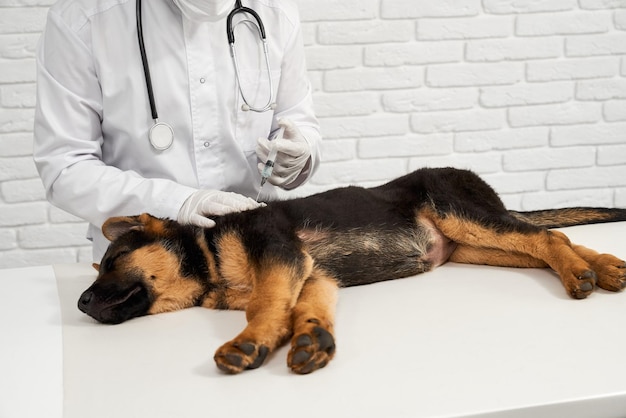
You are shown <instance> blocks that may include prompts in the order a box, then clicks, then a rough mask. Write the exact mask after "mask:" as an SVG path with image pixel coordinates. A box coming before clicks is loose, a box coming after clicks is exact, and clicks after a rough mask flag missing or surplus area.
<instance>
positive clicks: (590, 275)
mask: <svg viewBox="0 0 626 418" xmlns="http://www.w3.org/2000/svg"><path fill="white" fill-rule="evenodd" d="M597 280H598V276H597V275H596V273H595V272H594V271H593V270H585V271H583V272H582V273H580V274H578V275H577V276H573V277H572V278H571V279H570V280H569V281H564V282H563V284H564V285H565V289H566V290H567V293H568V294H569V295H570V296H571V297H572V298H574V299H585V298H586V297H587V296H589V295H590V294H591V293H592V292H593V290H594V289H595V287H596V282H597Z"/></svg>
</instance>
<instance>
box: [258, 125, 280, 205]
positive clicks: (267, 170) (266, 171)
mask: <svg viewBox="0 0 626 418" xmlns="http://www.w3.org/2000/svg"><path fill="white" fill-rule="evenodd" d="M284 133H285V128H282V127H281V128H280V129H279V130H278V133H276V135H275V136H274V138H272V139H271V140H270V152H269V154H268V156H267V161H266V162H265V166H264V167H263V170H261V187H259V194H258V195H257V197H256V201H257V202H258V201H259V198H260V197H261V191H262V190H263V186H264V185H265V182H266V181H267V179H268V178H269V177H270V176H271V175H272V171H273V170H274V161H275V160H276V154H278V150H277V149H276V141H277V140H279V139H282V137H283V134H284Z"/></svg>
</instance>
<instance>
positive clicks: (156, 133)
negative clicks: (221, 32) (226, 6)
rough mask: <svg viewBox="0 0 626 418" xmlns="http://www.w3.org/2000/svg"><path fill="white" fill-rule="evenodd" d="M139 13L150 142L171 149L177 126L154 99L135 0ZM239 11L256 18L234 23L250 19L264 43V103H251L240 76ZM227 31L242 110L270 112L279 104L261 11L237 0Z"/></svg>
mask: <svg viewBox="0 0 626 418" xmlns="http://www.w3.org/2000/svg"><path fill="white" fill-rule="evenodd" d="M136 13H137V40H138V41H139V52H140V54H141V62H142V64H143V73H144V77H145V79H146V88H147V90H148V100H149V102H150V112H151V113H152V119H153V120H154V125H152V127H151V128H150V132H149V133H148V139H149V140H150V144H151V145H152V146H153V147H154V149H156V150H159V151H163V150H166V149H168V148H169V147H171V146H172V144H173V143H174V130H173V129H172V127H171V126H170V125H169V124H167V123H165V122H159V115H158V113H157V108H156V102H155V100H154V91H153V89H152V77H150V68H149V66H148V57H147V55H146V48H145V45H144V41H143V27H142V17H141V0H136ZM237 13H245V14H248V15H250V16H252V17H253V18H254V21H252V20H250V19H242V20H240V21H239V22H237V23H236V24H235V27H236V26H237V25H239V24H241V23H249V24H252V26H254V28H256V30H257V32H258V34H259V38H260V40H261V42H262V43H263V54H264V55H265V66H266V68H267V79H268V80H269V81H268V82H269V88H270V93H269V99H268V100H267V103H266V104H265V105H263V106H261V107H257V106H254V105H252V104H251V103H250V102H249V101H248V99H247V98H246V96H245V94H244V93H243V90H242V89H241V80H240V77H239V61H238V59H237V52H236V49H235V34H234V27H233V18H234V17H235V15H236V14H237ZM226 35H227V36H228V44H229V45H230V56H231V58H232V60H233V66H234V67H235V77H236V78H237V86H238V88H239V94H241V98H242V100H243V104H242V105H241V110H243V111H250V110H251V111H253V112H267V111H268V110H270V109H275V108H276V103H275V96H274V85H273V83H272V77H271V68H270V59H269V53H268V48H267V38H266V37H265V26H264V25H263V22H262V21H261V18H260V17H259V15H258V14H257V13H256V12H255V11H254V10H252V9H250V8H249V7H243V6H242V5H241V0H236V1H235V7H234V8H233V10H232V11H231V12H230V13H229V14H228V17H227V18H226Z"/></svg>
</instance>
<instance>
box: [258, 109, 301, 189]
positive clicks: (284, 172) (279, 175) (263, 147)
mask: <svg viewBox="0 0 626 418" xmlns="http://www.w3.org/2000/svg"><path fill="white" fill-rule="evenodd" d="M278 126H280V127H283V128H285V133H284V134H283V138H282V139H274V140H272V141H270V140H269V139H267V138H259V139H258V140H257V147H256V155H257V157H259V160H261V162H260V163H259V166H258V167H259V172H262V171H263V167H265V162H266V161H267V156H268V155H269V153H270V147H271V146H276V150H277V151H278V154H277V155H276V161H274V170H273V171H272V175H271V176H270V177H269V178H268V179H267V181H269V182H270V183H272V184H273V185H274V186H279V187H283V188H285V187H286V186H289V184H290V183H293V182H294V180H296V179H297V178H298V176H299V175H300V173H301V172H302V170H304V168H305V167H306V166H307V164H308V163H309V161H310V157H311V146H310V145H309V143H308V142H307V140H306V139H305V138H304V135H302V133H301V132H300V129H298V127H297V126H296V125H295V124H294V123H293V122H292V121H290V120H289V119H280V120H279V121H278ZM274 142H275V144H274Z"/></svg>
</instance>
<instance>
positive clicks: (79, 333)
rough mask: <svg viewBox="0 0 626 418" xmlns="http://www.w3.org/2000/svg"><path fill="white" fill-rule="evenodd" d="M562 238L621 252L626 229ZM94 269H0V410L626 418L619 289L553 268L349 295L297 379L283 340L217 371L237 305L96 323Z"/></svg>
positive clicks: (462, 270) (476, 270) (10, 413)
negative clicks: (322, 361) (87, 293)
mask: <svg viewBox="0 0 626 418" xmlns="http://www.w3.org/2000/svg"><path fill="white" fill-rule="evenodd" d="M564 231H565V232H566V233H568V235H569V236H570V237H571V238H572V240H573V241H574V242H578V243H581V244H585V245H587V246H589V247H592V248H595V249H597V250H599V251H603V252H611V253H614V254H616V255H618V256H620V257H622V258H624V257H626V244H624V237H625V236H626V222H622V223H618V224H604V225H593V226H583V227H574V228H567V229H564ZM55 278H56V280H55ZM94 278H95V271H94V270H92V268H91V266H89V265H87V264H74V265H55V266H53V268H50V267H37V268H25V269H14V270H3V271H0V302H1V303H0V316H1V319H0V332H1V333H2V334H1V335H2V343H1V344H0V354H1V357H0V382H1V383H0V390H1V392H0V417H2V418H13V417H20V418H22V417H44V416H45V417H48V418H57V417H63V418H92V417H93V418H112V417H115V418H126V417H150V418H158V417H168V418H172V417H177V418H180V417H190V418H191V417H207V416H232V417H245V416H255V417H297V418H308V417H311V418H319V417H320V416H330V417H359V418H364V417H385V418H392V417H415V418H421V417H506V418H513V417H514V418H517V417H532V418H541V417H568V418H578V417H590V418H602V417H616V418H617V417H624V416H626V332H624V324H623V323H624V322H625V321H626V293H619V294H613V293H610V292H606V291H603V290H597V291H596V292H595V293H594V294H593V295H592V296H590V297H589V298H588V299H586V300H582V301H576V300H572V299H570V298H569V297H567V295H566V294H565V291H564V290H563V288H562V286H561V284H560V283H559V281H558V279H557V277H556V276H555V275H554V274H553V273H552V272H550V271H548V270H539V269H506V268H496V267H486V266H466V265H460V264H452V263H450V264H446V265H444V266H442V267H440V268H439V269H437V270H436V271H434V272H431V273H427V274H424V275H421V276H418V277H414V278H408V279H403V280H398V281H394V282H386V283H379V284H375V285H370V286H362V287H355V288H349V289H342V290H341V291H340V302H339V306H338V311H337V323H336V333H337V355H336V357H335V359H334V360H333V361H332V362H331V363H330V364H329V365H328V366H327V367H326V368H324V369H322V370H319V371H316V372H315V373H313V374H311V375H306V376H299V375H295V374H292V373H290V372H289V371H288V368H287V366H286V355H287V350H286V348H282V349H280V350H279V351H277V352H276V353H274V354H272V355H270V356H269V358H268V359H267V360H266V363H265V365H264V366H263V367H261V368H259V369H257V370H253V371H247V372H244V373H243V374H240V375H236V376H229V375H224V374H222V373H221V372H220V371H219V370H218V369H217V368H216V367H215V364H214V363H213V360H212V357H213V352H214V351H215V349H216V348H217V347H219V346H220V345H221V344H222V343H223V342H225V341H227V340H229V339H230V338H232V337H234V336H235V335H236V334H237V333H238V332H239V331H240V330H241V329H242V328H243V326H244V323H245V318H244V313H242V312H220V311H211V310H207V309H202V308H193V309H188V310H185V311H181V312H175V313H170V314H162V315H157V316H149V317H143V318H137V319H133V320H131V321H129V322H126V323H123V324H121V325H114V326H111V325H101V324H98V323H96V322H94V321H93V320H92V319H91V318H89V317H87V316H85V315H84V314H82V313H81V312H79V311H78V309H77V308H76V301H77V299H78V296H79V295H80V293H81V292H82V291H83V290H84V289H86V288H87V287H88V285H89V284H90V283H91V282H92V281H93V280H94ZM55 290H58V293H57V292H56V291H55ZM59 311H60V313H59ZM7 370H8V371H7ZM61 399H63V401H62V404H61ZM37 405H38V406H37ZM41 411H45V413H42V412H41Z"/></svg>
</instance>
